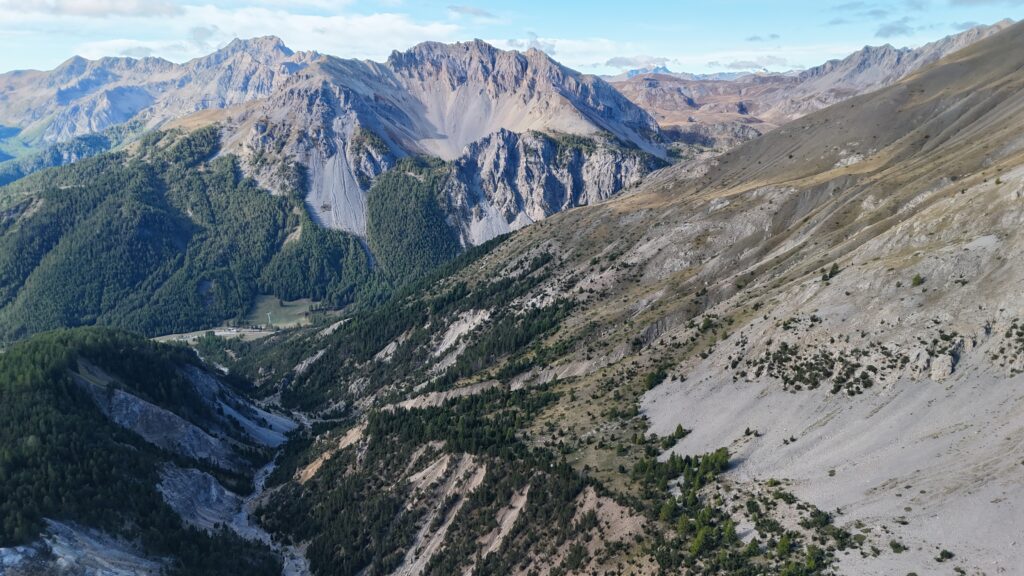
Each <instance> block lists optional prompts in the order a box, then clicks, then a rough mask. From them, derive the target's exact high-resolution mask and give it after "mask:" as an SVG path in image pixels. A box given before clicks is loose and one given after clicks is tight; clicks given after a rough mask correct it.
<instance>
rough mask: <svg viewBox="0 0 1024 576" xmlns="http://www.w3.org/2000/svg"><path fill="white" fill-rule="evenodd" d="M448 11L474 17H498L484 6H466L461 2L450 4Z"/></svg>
mask: <svg viewBox="0 0 1024 576" xmlns="http://www.w3.org/2000/svg"><path fill="white" fill-rule="evenodd" d="M448 11H449V12H451V13H453V14H458V15H460V16H472V17H474V18H497V17H496V16H495V15H494V14H491V13H490V12H488V11H487V10H484V9H483V8H477V7H476V6H464V5H460V4H449V5H448Z"/></svg>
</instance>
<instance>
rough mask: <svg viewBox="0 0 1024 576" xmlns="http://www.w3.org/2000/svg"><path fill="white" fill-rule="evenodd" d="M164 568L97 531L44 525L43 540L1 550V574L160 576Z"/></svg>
mask: <svg viewBox="0 0 1024 576" xmlns="http://www.w3.org/2000/svg"><path fill="white" fill-rule="evenodd" d="M165 570H166V565H165V564H164V563H163V562H162V561H160V560H158V559H153V558H149V557H147V556H146V555H145V554H143V553H142V552H141V551H140V550H138V549H137V547H136V546H134V545H133V544H131V543H129V542H125V541H123V540H120V539H118V538H114V537H112V536H110V535H108V534H105V533H103V532H100V531H98V530H92V529H88V528H83V527H80V526H76V525H73V524H67V523H63V522H57V521H54V520H47V521H46V530H45V533H44V535H43V537H42V538H41V539H40V540H39V541H37V542H34V543H32V544H31V545H28V546H18V547H16V548H0V574H3V575H6V576H29V575H35V574H74V575H76V576H160V575H161V574H164V573H165Z"/></svg>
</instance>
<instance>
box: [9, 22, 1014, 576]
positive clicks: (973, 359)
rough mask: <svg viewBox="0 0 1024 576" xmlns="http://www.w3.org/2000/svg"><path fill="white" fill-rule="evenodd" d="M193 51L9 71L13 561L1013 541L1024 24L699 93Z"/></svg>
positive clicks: (713, 570)
mask: <svg viewBox="0 0 1024 576" xmlns="http://www.w3.org/2000/svg"><path fill="white" fill-rule="evenodd" d="M209 58H211V59H214V60H216V61H217V62H219V64H216V65H213V64H209V65H208V66H209V67H208V68H204V67H203V66H201V65H200V64H199V63H200V62H203V61H205V60H206V59H200V60H196V61H193V62H190V63H186V64H183V65H175V64H168V63H164V62H162V61H159V60H110V61H106V62H107V63H106V64H100V62H104V61H98V62H97V63H89V62H84V63H82V64H81V66H80V67H79V69H81V70H90V69H91V70H92V72H88V74H87V75H91V76H90V77H94V78H97V80H96V81H95V82H94V83H92V84H90V83H89V82H87V81H86V80H84V78H85V76H79V75H75V74H72V75H71V76H67V75H64V76H61V78H63V80H60V81H57V80H56V78H57V72H56V71H55V72H51V73H35V72H32V73H30V72H19V73H12V74H8V75H5V76H3V77H0V86H4V87H5V88H2V89H0V93H2V94H3V98H5V99H7V100H5V102H12V103H14V102H17V104H16V105H15V104H11V106H12V108H10V109H11V110H13V109H15V107H17V109H18V110H21V112H19V113H18V114H14V113H11V114H10V116H9V117H5V119H4V120H3V122H4V124H5V125H6V126H9V127H12V128H11V129H10V130H8V131H7V132H5V134H9V135H8V137H7V140H6V141H5V144H4V145H5V146H6V148H5V149H6V150H9V151H12V152H15V151H16V150H15V148H16V147H17V146H21V147H22V148H24V149H23V150H21V151H20V152H18V154H20V156H19V157H16V158H13V159H12V160H8V161H7V165H8V166H13V165H15V164H17V165H18V166H19V167H20V168H19V169H22V172H23V173H21V174H15V173H13V172H10V173H9V174H11V178H13V180H12V181H11V182H10V183H9V184H7V185H5V186H3V187H0V326H2V327H3V329H4V334H5V337H6V338H7V339H9V340H16V342H14V343H12V344H10V345H8V346H6V347H5V350H4V352H3V353H2V354H0V376H2V377H0V411H2V413H3V419H2V420H3V421H4V422H7V423H16V425H11V424H7V425H4V426H0V509H2V510H3V522H0V572H3V571H8V572H10V573H12V574H34V573H43V574H49V573H61V572H60V571H61V570H64V571H69V572H71V573H83V574H108V573H109V574H133V575H136V576H141V575H153V576H156V575H158V574H165V573H171V574H204V575H205V574H210V575H220V574H234V573H239V572H240V571H242V572H245V573H252V574H277V573H280V574H286V575H304V574H314V575H317V576H323V575H344V576H355V575H370V574H400V575H413V574H415V575H419V574H430V575H438V576H441V575H449V574H520V575H523V576H527V575H543V576H551V575H567V574H581V575H582V574H665V573H670V574H676V573H683V574H694V575H697V574H704V575H712V574H714V575H724V574H729V575H739V576H755V575H759V574H779V575H786V576H795V575H803V576H826V575H833V574H850V575H854V574H856V575H883V574H911V573H913V574H928V573H957V574H999V573H1007V574H1013V573H1016V572H1019V571H1020V569H1021V568H1022V567H1024V552H1022V551H1021V548H1020V546H1019V542H1018V540H1019V534H1020V533H1021V530H1022V523H1021V514H1020V507H1021V506H1022V505H1024V484H1022V483H1021V482H1020V481H1019V476H1020V469H1021V465H1022V463H1024V428H1022V423H1021V418H1020V416H1021V414H1022V413H1024V306H1022V304H1021V301H1020V298H1019V296H1018V292H1019V288H1018V287H1019V286H1020V285H1021V282H1024V266H1022V265H1021V263H1020V262H1019V259H1017V258H1015V257H1014V254H1016V248H1018V247H1021V245H1022V244H1024V235H1022V233H1021V222H1022V221H1024V168H1022V167H1024V137H1022V135H1021V133H1020V130H1019V128H1018V127H1019V126H1021V125H1022V123H1024V23H1018V24H1012V23H1009V22H1001V23H998V24H996V25H995V26H993V27H983V28H978V29H975V30H972V31H969V32H967V33H965V34H964V35H958V36H955V37H951V38H949V39H946V40H943V41H940V42H937V43H933V44H929V45H927V46H925V47H923V48H921V49H919V50H896V49H893V48H891V47H882V48H866V49H865V50H863V51H861V52H859V53H857V54H855V55H852V56H851V57H849V58H847V59H845V60H841V61H835V62H830V63H827V64H825V65H823V66H822V67H819V68H815V69H812V70H808V71H805V72H803V73H801V74H800V75H795V76H790V75H785V76H771V75H759V76H756V77H742V78H737V79H734V80H713V81H712V80H700V81H697V80H687V79H682V78H677V77H670V76H667V75H664V74H658V75H654V76H646V77H645V76H642V75H638V76H636V77H634V78H633V79H629V80H626V81H624V84H623V83H620V82H616V83H614V84H612V83H609V82H606V81H605V80H602V79H600V78H596V77H593V76H586V75H580V74H578V73H576V72H573V71H571V70H568V69H566V68H565V67H563V66H560V65H558V64H557V63H556V62H554V61H553V60H551V59H550V58H549V57H548V56H546V55H544V54H543V53H541V52H539V51H536V50H531V51H528V52H526V53H519V52H504V51H500V50H497V49H495V48H493V47H491V46H488V45H487V44H485V43H483V42H479V41H475V42H469V43H460V44H454V45H442V44H434V43H427V44H423V45H420V46H417V47H415V48H413V49H411V50H409V51H406V52H396V53H394V54H393V55H392V56H391V58H389V59H388V61H387V62H385V63H373V62H363V61H354V60H342V59H338V58H334V57H329V56H323V55H319V54H315V53H293V52H291V51H290V50H288V49H287V48H285V47H284V46H283V44H281V43H280V41H278V40H276V39H273V38H264V39H257V40H251V41H236V42H235V43H232V44H231V45H230V46H229V47H227V48H225V49H224V50H222V51H220V52H218V53H217V54H215V55H213V56H211V57H209ZM212 61H213V60H211V62H212ZM70 63H74V61H71V62H70ZM139 66H151V67H152V69H151V71H150V72H149V73H139V74H138V75H137V76H132V74H135V73H134V72H130V70H133V69H134V68H135V67H139ZM118 68H120V69H123V70H124V72H121V73H119V74H121V76H118V78H124V79H125V80H124V82H127V83H128V84H125V83H122V80H120V79H114V78H113V76H111V75H110V74H113V72H110V70H115V69H118ZM101 69H104V70H107V72H103V73H101V72H98V70H101ZM203 70H207V71H209V72H210V73H211V74H214V75H216V76H218V77H223V78H225V79H227V78H230V79H232V80H231V81H230V82H227V83H226V84H222V83H221V81H220V80H212V77H209V76H206V75H205V74H206V72H204V71H203ZM48 74H49V75H51V76H47V75H48ZM62 74H63V73H62ZM83 74H85V73H84V72H83ZM101 78H102V80H100V79H101ZM185 79H187V80H185ZM250 83H252V85H253V86H254V88H253V92H252V94H253V95H252V97H249V96H246V95H245V94H246V93H247V92H248V91H247V90H244V89H241V88H238V87H239V86H248V85H249V84H250ZM129 84H130V85H131V86H135V87H137V88H132V89H128V88H127V86H128V85H129ZM29 85H31V86H34V88H32V89H31V90H30V89H28V88H25V86H29ZM14 86H21V88H14ZM71 86H80V88H78V89H72V88H71ZM90 86H91V88H90ZM99 86H105V87H102V88H98V87H99ZM157 86H161V87H160V88H157ZM176 86H180V88H175V87H176ZM224 86H234V88H223V89H222V87H224ZM44 87H46V88H45V90H51V91H52V94H51V95H50V96H40V94H43V93H44V92H45V90H44ZM256 87H258V88H256ZM697 88H700V89H701V90H704V92H701V93H700V94H697V95H693V94H691V95H689V96H687V95H686V94H688V93H687V92H685V91H684V90H696V89H697ZM62 90H64V91H66V95H67V96H66V97H67V98H69V100H67V102H79V104H73V103H71V104H65V105H57V104H54V103H52V102H51V100H52V99H54V98H58V97H59V96H58V95H59V94H60V93H61V91H62ZM133 91H135V92H133ZM260 91H262V92H260ZM122 92H125V93H127V92H133V93H135V94H136V96H134V97H132V98H128V99H125V100H120V99H119V98H120V96H119V94H121V93H122ZM257 92H260V94H261V95H259V96H256V95H255V94H256V93H257ZM143 93H144V94H147V95H148V96H146V97H145V98H143V97H142V96H139V95H140V94H143ZM200 93H204V94H206V96H200ZM26 94H28V95H30V96H31V97H29V96H26ZM212 94H217V96H210V95H212ZM701 94H703V96H702V95H701ZM712 94H713V95H714V98H718V99H719V100H716V102H719V103H721V105H722V107H721V108H718V109H716V107H715V105H712V104H710V102H711V99H712ZM33 98H34V99H33ZM76 98H77V100H76ZM112 98H113V100H111V99H112ZM687 98H689V99H690V100H692V102H691V103H686V99H687ZM702 98H703V100H701V99H702ZM737 98H738V100H736V101H737V102H739V103H744V104H743V105H744V107H746V106H747V104H745V103H748V102H749V103H750V107H749V108H748V109H747V112H746V113H742V114H741V113H740V112H739V111H737V110H733V111H729V110H728V106H727V105H726V104H725V103H727V102H729V101H730V99H737ZM147 99H148V100H147ZM129 101H130V102H143V101H147V102H148V103H146V104H145V105H144V106H141V107H139V108H138V109H137V110H135V111H134V112H132V109H133V108H132V107H131V106H129V105H128V102H129ZM215 101H216V102H220V103H218V104H213V102H215ZM86 102H92V103H94V105H92V108H89V106H90V105H89V104H86ZM110 102H114V104H109V103H110ZM101 103H108V104H101ZM758 103H760V104H758ZM670 104H671V105H670ZM684 104H685V105H686V106H689V107H690V108H691V109H693V110H695V111H697V112H699V113H700V114H705V115H706V116H702V117H701V118H703V119H695V120H694V121H690V120H685V121H683V120H678V119H679V118H680V116H671V114H675V113H679V114H681V112H680V111H679V110H676V109H675V108H672V106H680V107H682V106H683V105H684ZM79 105H80V106H84V107H85V108H81V107H80V108H79V111H78V112H72V111H71V109H72V108H75V107H76V106H79ZM758 106H761V107H758ZM183 108H190V110H189V112H188V113H179V112H174V111H175V110H178V111H180V110H182V109H183ZM85 109H92V110H114V109H116V110H118V111H119V112H118V113H119V114H121V113H122V112H123V114H122V115H121V116H116V115H114V113H113V112H110V113H107V112H104V113H102V114H98V113H97V114H93V113H85V112H82V110H85ZM681 109H682V108H680V110H681ZM29 110H38V111H39V114H38V115H36V116H35V117H34V119H32V120H31V121H28V120H25V119H28V118H32V117H33V113H31V112H29ZM129 112H130V114H129ZM697 112H694V114H696V113H697ZM4 113H5V114H7V113H8V112H7V109H6V108H5V112H4ZM75 114H81V116H75ZM124 114H127V116H125V115H124ZM115 116H116V117H117V118H123V119H122V120H121V121H120V122H112V123H106V124H104V122H108V120H107V119H108V118H114V117H115ZM737 116H740V117H743V118H737ZM76 117H77V118H78V120H71V118H76ZM754 117H756V120H755V119H752V118H754ZM58 118H63V119H68V120H67V121H66V122H65V120H59V121H58V120H57V119H58ZM672 118H676V119H677V120H678V122H679V123H678V124H676V123H674V122H675V121H674V120H672ZM695 118H697V116H695ZM691 124H696V126H691ZM79 126H83V128H82V129H81V130H82V131H81V132H78V133H74V134H72V133H69V132H68V131H75V130H79V128H78V127H79ZM84 126H89V127H88V128H84ZM740 126H746V127H749V129H750V130H752V132H751V133H746V132H739V131H742V130H743V129H742V128H738V127H740ZM762 128H764V129H762ZM698 130H703V132H698ZM697 136H700V138H698V137H697ZM84 139H91V140H84ZM27 159H31V162H29V161H28V160H27ZM48 159H52V162H49V161H48ZM69 161H70V163H69V164H66V165H60V166H58V165H56V164H64V163H66V162H69ZM46 164H54V165H53V166H51V167H50V168H48V169H39V170H35V169H36V168H42V167H43V166H44V165H46ZM527 224H530V225H528V226H527ZM297 301H305V302H306V304H307V305H308V306H313V305H315V306H316V307H318V308H319V311H315V312H314V313H312V314H310V315H309V316H308V317H305V318H304V319H303V322H301V323H299V324H298V325H292V326H291V327H289V328H287V329H274V328H273V326H272V324H273V322H272V321H271V320H270V318H268V320H267V322H266V323H265V324H266V325H265V326H263V327H262V328H263V329H259V330H257V329H246V328H238V327H228V326H218V325H219V324H220V323H222V322H226V321H227V322H232V323H236V324H247V323H259V324H264V323H263V322H262V320H256V321H253V320H252V317H253V315H254V314H256V315H262V314H263V313H264V312H267V311H269V312H271V313H272V314H285V313H287V311H288V310H289V309H294V308H289V307H290V306H292V307H294V306H298V304H296V302H297ZM83 324H97V325H99V326H89V327H81V326H80V325H83ZM214 327H216V328H214ZM118 328H124V329H129V330H133V331H135V332H140V333H142V334H141V335H140V334H132V333H128V332H124V331H121V330H120V329H118ZM206 328H211V329H210V330H209V331H205V329H206ZM196 329H199V330H200V332H198V333H187V334H174V335H171V336H168V337H166V338H160V339H159V340H160V341H159V342H154V341H152V340H149V339H147V338H146V336H155V335H160V334H165V333H167V332H188V331H190V330H196Z"/></svg>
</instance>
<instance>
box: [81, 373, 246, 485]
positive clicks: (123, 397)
mask: <svg viewBox="0 0 1024 576" xmlns="http://www.w3.org/2000/svg"><path fill="white" fill-rule="evenodd" d="M75 376H76V380H77V381H78V382H79V383H80V384H82V385H83V386H84V387H85V388H86V390H88V391H89V393H90V394H91V396H92V398H93V401H95V402H96V405H97V406H98V407H99V409H100V410H101V411H102V412H103V414H104V415H106V416H107V418H109V419H110V420H111V421H112V422H114V423H115V424H117V425H118V426H121V427H123V428H127V429H128V430H131V431H132V432H134V433H136V434H138V435H139V436H141V437H142V438H143V439H144V440H145V441H147V442H149V443H150V444H153V445H154V446H156V447H158V448H161V449H163V450H167V451H168V452H172V453H174V454H178V455H180V456H184V457H186V458H191V459H193V460H199V461H209V462H213V463H215V464H216V465H218V466H221V467H223V468H225V469H228V470H235V471H240V470H242V469H244V468H245V466H246V463H245V461H244V460H243V459H242V458H241V457H240V456H239V455H237V454H236V453H235V451H234V450H233V449H232V448H231V446H230V444H229V443H227V442H225V441H223V440H221V439H219V438H216V437H214V436H212V435H210V434H209V433H208V432H206V431H205V430H203V429H202V428H200V427H199V426H197V425H195V424H193V423H191V422H189V421H188V420H185V419H184V418H182V417H181V416H178V415H177V414H175V413H173V412H171V411H169V410H166V409H164V408H161V407H159V406H157V405H155V404H152V403H150V402H147V401H145V400H143V399H142V398H139V397H138V396H135V395H133V394H129V393H128V392H125V391H124V390H121V389H119V388H113V387H110V388H103V387H101V386H98V385H96V384H94V383H92V382H90V381H88V380H85V379H84V378H81V377H77V375H75Z"/></svg>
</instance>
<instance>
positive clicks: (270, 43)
mask: <svg viewBox="0 0 1024 576" xmlns="http://www.w3.org/2000/svg"><path fill="white" fill-rule="evenodd" d="M222 51H224V52H228V53H238V52H246V53H248V54H250V55H257V54H277V55H282V56H285V57H289V56H292V55H293V54H294V52H293V51H292V49H291V48H289V47H288V46H286V45H285V43H284V40H281V39H280V38H278V37H277V36H257V37H255V38H244V39H243V38H235V39H234V40H232V41H231V42H230V43H228V45H227V46H225V47H224V48H223V49H222Z"/></svg>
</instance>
